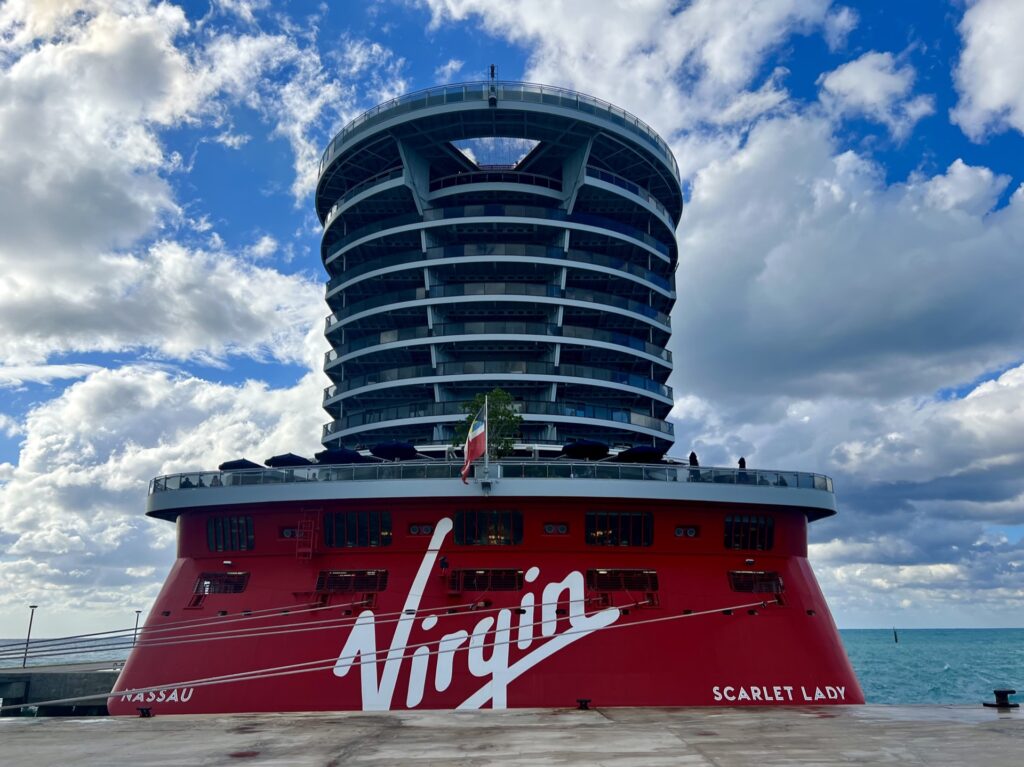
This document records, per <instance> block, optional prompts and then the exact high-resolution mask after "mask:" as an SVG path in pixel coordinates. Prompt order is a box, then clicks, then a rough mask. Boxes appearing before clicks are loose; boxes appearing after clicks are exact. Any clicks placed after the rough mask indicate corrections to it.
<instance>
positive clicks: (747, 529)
mask: <svg viewBox="0 0 1024 767" xmlns="http://www.w3.org/2000/svg"><path fill="white" fill-rule="evenodd" d="M774 545H775V519H774V518H773V517H768V516H764V515H759V514H734V515H730V516H727V517H726V518H725V548H727V549H747V550H749V551H769V550H771V548H772V546H774Z"/></svg>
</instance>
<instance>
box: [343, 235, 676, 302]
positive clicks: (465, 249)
mask: <svg viewBox="0 0 1024 767" xmlns="http://www.w3.org/2000/svg"><path fill="white" fill-rule="evenodd" d="M482 260H486V261H492V260H497V261H506V260H507V261H513V262H519V261H522V262H523V263H550V264H551V265H553V266H568V267H570V268H578V269H587V270H591V271H599V272H604V273H605V274H612V275H616V276H619V275H621V276H623V277H625V278H626V279H631V280H633V281H634V282H639V283H642V284H643V285H644V286H645V287H648V288H650V289H651V290H656V291H658V292H660V293H661V294H662V295H664V296H666V297H671V298H674V297H675V294H674V292H673V290H672V283H671V282H670V281H669V280H668V279H667V278H665V277H663V276H662V275H660V274H658V273H657V272H655V271H652V270H650V269H646V268H644V267H642V266H640V265H639V264H636V263H633V262H631V261H627V260H626V259H623V258H616V257H615V256H609V255H607V254H605V253H595V252H592V251H589V250H577V249H572V250H565V249H564V248H551V247H547V246H544V245H521V244H517V243H494V244H492V243H488V244H485V245H477V244H470V245H445V246H442V247H436V248H427V249H426V250H406V251H402V252H400V253H393V254H391V255H388V256H380V257H378V258H372V259H367V260H366V261H365V262H364V263H361V264H359V265H358V266H354V267H351V268H349V269H345V271H344V272H342V273H341V274H339V275H338V276H337V277H334V278H332V279H331V280H329V281H328V283H327V293H326V297H327V298H331V297H332V296H334V295H336V294H337V292H338V291H339V290H345V289H346V288H348V287H349V286H350V285H352V284H354V283H355V282H356V281H358V280H360V279H361V278H369V277H376V276H379V275H382V274H388V273H391V272H399V271H404V270H406V269H419V268H422V267H424V266H443V265H444V264H445V263H473V262H480V261H482ZM567 261H568V262H570V263H568V264H566V263H565V262H567Z"/></svg>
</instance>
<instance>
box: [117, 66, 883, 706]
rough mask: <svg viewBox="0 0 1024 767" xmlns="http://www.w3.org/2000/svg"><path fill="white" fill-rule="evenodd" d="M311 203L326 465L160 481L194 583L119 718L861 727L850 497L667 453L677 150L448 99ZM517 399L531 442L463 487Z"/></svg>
mask: <svg viewBox="0 0 1024 767" xmlns="http://www.w3.org/2000/svg"><path fill="white" fill-rule="evenodd" d="M315 204H316V213H317V216H318V217H319V219H320V221H321V223H322V224H323V237H322V245H321V257H322V261H323V265H324V267H325V269H326V272H327V284H326V302H327V305H328V308H329V311H330V314H329V316H328V317H327V319H326V324H325V334H326V338H327V340H328V342H329V344H330V351H329V352H328V353H327V354H326V357H325V360H324V371H325V373H326V375H327V377H328V378H329V379H330V381H331V385H330V386H328V387H327V388H326V389H325V391H324V395H323V407H324V409H325V410H326V411H327V413H328V415H329V417H330V421H329V422H328V423H327V424H326V425H325V426H324V428H323V435H322V443H323V450H322V451H321V452H320V453H317V455H316V456H315V457H313V456H311V457H309V458H308V459H307V458H305V457H300V456H295V455H292V454H289V453H285V454H282V455H280V456H275V457H273V458H271V459H268V460H266V461H264V464H263V465H260V464H256V463H253V462H249V461H245V460H235V461H229V462H227V463H225V464H222V465H221V466H220V467H219V468H218V470H216V471H204V472H188V473H184V474H175V475H170V476H162V477H158V478H156V479H154V480H153V481H152V482H151V484H150V488H149V495H148V501H147V512H146V513H147V514H148V515H149V516H151V517H154V518H156V519H158V520H162V521H164V522H169V523H174V524H176V526H177V540H178V550H177V559H176V560H175V562H174V565H173V566H172V568H171V571H170V573H169V575H168V576H167V580H166V583H165V584H164V587H163V589H162V591H161V592H160V595H159V596H158V598H157V599H156V601H155V603H154V606H153V608H152V611H151V612H150V614H149V616H148V618H147V619H146V622H145V625H144V627H143V628H142V629H141V630H140V632H139V635H138V641H137V643H136V645H135V647H134V648H133V650H132V652H131V655H130V657H129V658H128V660H127V663H126V665H125V667H124V670H123V672H122V674H121V676H120V678H119V680H118V682H117V685H116V687H115V689H114V692H113V693H112V694H111V697H110V698H109V700H108V707H109V710H110V712H111V713H113V714H120V715H138V714H140V713H143V714H144V715H145V714H197V713H225V712H256V711H331V710H365V711H386V710H400V709H472V708H506V707H566V706H579V707H588V706H594V707H609V706H732V705H822V704H844V703H845V704H849V703H863V694H862V692H861V689H860V687H859V685H858V683H857V680H856V677H855V676H854V673H853V670H852V668H851V666H850V663H849V661H848V659H847V657H846V654H845V652H844V649H843V646H842V643H841V641H840V638H839V635H838V632H837V630H836V626H835V624H834V622H833V620H832V617H831V615H830V613H829V610H828V606H827V605H826V602H825V599H824V597H823V595H822V593H821V590H820V589H819V587H818V585H817V582H816V581H815V578H814V575H813V573H812V571H811V568H810V566H809V564H808V559H807V526H808V524H809V523H812V522H814V521H816V520H818V519H822V518H824V517H828V516H831V515H834V514H835V513H836V501H835V495H834V491H833V487H832V481H831V479H830V478H828V477H826V476H823V475H820V474H814V473H807V472H802V471H791V470H774V469H773V470H767V469H763V468H759V467H754V466H751V467H750V468H747V467H746V466H745V465H744V466H743V467H731V466H730V467H727V468H718V467H708V466H703V465H698V461H696V460H692V461H691V460H678V459H674V458H671V457H667V454H668V453H669V450H670V448H672V447H673V445H674V437H673V429H672V425H671V423H669V422H667V421H666V417H667V416H668V413H669V410H670V409H671V407H672V403H673V400H672V392H671V390H670V388H669V386H668V379H669V376H670V374H671V372H672V364H673V363H672V355H671V353H670V352H669V351H668V350H667V349H666V345H667V344H668V340H669V336H670V332H671V328H670V314H671V312H672V308H673V306H674V303H675V298H676V293H675V281H676V279H677V277H678V279H681V280H685V279H686V275H685V274H680V275H678V276H677V275H676V266H677V264H678V255H679V254H678V245H677V242H676V237H675V230H676V227H677V225H678V223H679V220H680V216H681V214H682V209H683V193H682V188H681V185H680V178H679V170H678V166H677V164H676V160H675V158H674V157H673V154H672V152H671V150H670V148H669V147H668V145H667V144H666V142H665V141H664V140H663V139H662V138H661V137H660V136H658V134H657V133H656V132H655V131H654V130H652V129H651V128H650V127H649V126H648V125H646V124H645V123H644V122H643V121H642V120H640V119H639V118H637V117H636V116H634V115H632V114H630V113H629V112H626V111H624V110H623V109H620V108H619V107H616V106H614V105H612V104H609V103H607V102H605V101H602V100H600V99H597V98H594V97H591V96H587V95H584V94H582V93H576V92H573V91H569V90H565V89H562V88H557V87H550V86H547V85H536V84H531V83H519V82H504V81H498V80H495V79H493V78H492V79H491V80H489V81H484V82H474V83H465V84H454V85H445V86H439V87H436V88H431V89H429V90H425V91H420V92H416V93H411V94H407V95H404V96H401V97H399V98H396V99H394V100H392V101H389V102H386V103H384V104H381V105H379V106H377V107H375V108H373V109H371V110H370V111H368V112H366V113H365V114H363V115H361V116H360V117H358V118H356V119H355V120H353V121H352V122H351V123H349V124H348V125H346V126H345V127H344V128H343V129H342V130H341V131H340V132H339V133H338V134H337V135H336V136H335V137H334V139H333V140H332V141H331V142H330V145H329V146H328V147H327V149H326V151H325V152H324V154H323V157H322V160H321V163H320V171H319V182H318V186H317V190H316V199H315ZM686 342H687V343H701V342H702V341H701V339H700V338H699V337H698V336H691V337H690V338H689V339H688V340H687V341H686ZM494 390H500V391H501V392H503V393H505V394H507V397H508V398H509V401H510V402H511V405H507V406H506V407H508V408H509V409H511V410H513V411H514V412H515V413H517V414H518V419H519V421H520V425H519V427H518V430H517V432H516V433H515V434H512V435H506V437H508V439H506V443H507V445H506V448H507V449H506V450H505V451H504V452H503V454H501V455H498V454H495V455H485V457H484V458H481V459H479V460H476V461H473V462H468V461H467V460H466V458H467V457H466V456H464V455H463V450H462V448H461V446H459V444H458V442H459V438H458V436H457V435H458V434H459V431H458V429H459V427H460V424H461V425H463V427H462V428H463V430H464V429H465V426H464V425H465V424H466V421H467V404H466V403H468V402H470V401H472V400H473V399H474V398H475V397H479V395H484V394H487V393H488V392H493V391H494ZM486 431H487V429H485V432H486ZM492 439H493V435H492ZM493 444H494V443H492V445H493ZM680 448H681V450H680V452H682V453H686V452H688V446H685V445H681V446H680ZM282 449H286V446H282ZM470 457H472V456H470ZM693 457H694V458H696V456H693ZM464 467H466V468H468V476H467V477H466V480H465V481H463V478H462V476H461V475H462V473H463V469H464Z"/></svg>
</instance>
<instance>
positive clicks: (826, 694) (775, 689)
mask: <svg viewBox="0 0 1024 767" xmlns="http://www.w3.org/2000/svg"><path fill="white" fill-rule="evenodd" d="M711 694H712V695H713V696H714V698H715V701H716V702H721V701H723V700H724V701H729V702H730V703H738V702H747V701H749V702H752V703H757V702H762V703H788V702H791V701H798V702H799V701H802V702H805V703H808V702H809V703H813V702H815V701H821V700H832V701H845V700H846V687H841V686H838V685H837V686H834V687H833V686H832V685H825V686H824V687H813V688H811V687H804V686H803V685H790V684H785V685H778V684H777V685H773V686H771V687H769V686H766V685H759V686H754V687H733V686H730V685H726V686H722V685H717V684H716V685H715V686H714V687H712V688H711Z"/></svg>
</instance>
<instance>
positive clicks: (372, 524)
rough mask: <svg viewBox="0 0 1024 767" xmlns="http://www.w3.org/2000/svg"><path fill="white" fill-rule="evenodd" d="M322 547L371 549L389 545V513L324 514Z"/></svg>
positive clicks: (345, 512) (348, 512) (346, 512)
mask: <svg viewBox="0 0 1024 767" xmlns="http://www.w3.org/2000/svg"><path fill="white" fill-rule="evenodd" d="M324 545H325V546H327V547H329V548H348V549H351V548H371V547H375V546H390V545H391V512H390V511H339V512H332V513H328V514H324Z"/></svg>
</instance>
